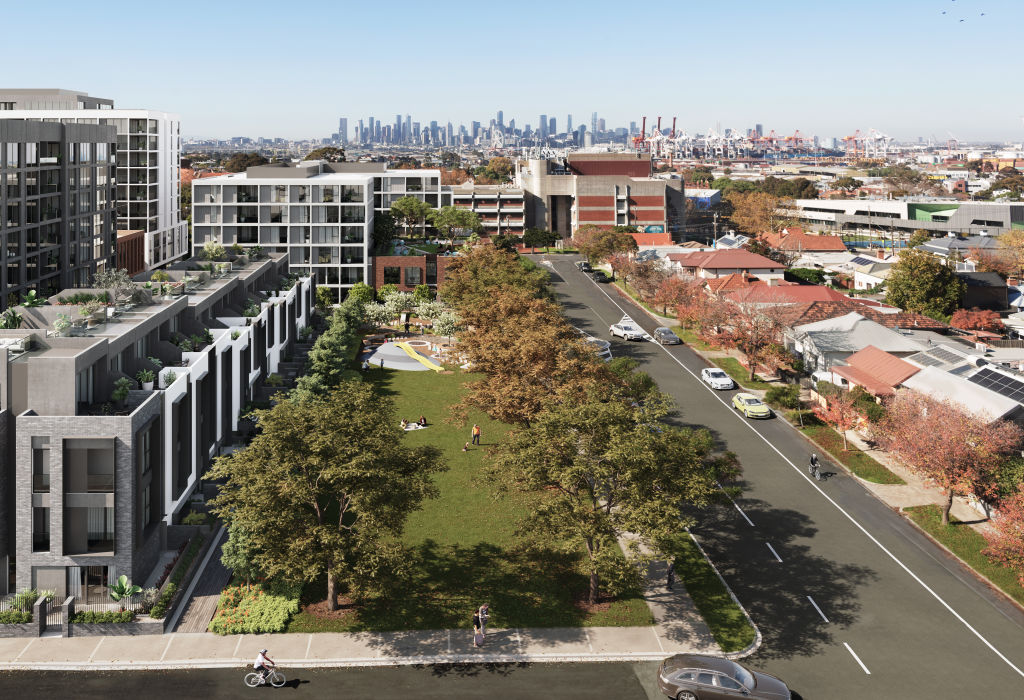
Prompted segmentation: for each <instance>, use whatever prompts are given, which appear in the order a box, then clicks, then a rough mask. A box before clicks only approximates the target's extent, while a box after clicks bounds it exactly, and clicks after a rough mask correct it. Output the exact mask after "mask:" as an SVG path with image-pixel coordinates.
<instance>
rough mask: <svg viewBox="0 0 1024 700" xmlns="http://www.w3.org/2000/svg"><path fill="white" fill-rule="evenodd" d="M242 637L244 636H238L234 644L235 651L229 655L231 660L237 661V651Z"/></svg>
mask: <svg viewBox="0 0 1024 700" xmlns="http://www.w3.org/2000/svg"><path fill="white" fill-rule="evenodd" d="M244 636H245V635H244V634H240V635H238V641H237V642H235V651H234V652H233V653H232V654H231V658H233V659H237V658H238V649H239V647H241V646H242V638H243V637H244Z"/></svg>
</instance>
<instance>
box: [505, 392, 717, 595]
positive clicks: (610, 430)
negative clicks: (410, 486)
mask: <svg viewBox="0 0 1024 700" xmlns="http://www.w3.org/2000/svg"><path fill="white" fill-rule="evenodd" d="M667 412H668V401H667V400H666V399H664V398H663V397H655V396H648V397H647V399H645V400H644V401H643V402H642V403H640V404H638V405H631V404H630V403H629V402H628V401H625V400H620V399H619V398H614V397H612V398H610V400H609V397H607V396H599V395H596V394H591V395H590V396H587V395H583V396H581V397H579V398H578V399H577V400H575V401H571V402H565V403H561V404H558V405H555V406H553V407H551V408H549V409H548V410H545V411H544V412H542V413H541V414H539V415H538V416H537V418H536V420H535V421H534V422H533V424H532V425H531V426H530V427H529V428H528V429H523V430H515V431H513V432H512V433H511V434H510V436H509V438H508V440H506V441H505V442H504V443H503V444H502V445H501V446H500V447H499V448H498V452H497V454H496V458H495V460H494V464H493V468H492V470H491V477H492V478H493V479H494V480H495V481H496V482H497V483H498V484H500V485H501V486H502V487H505V488H509V489H521V490H527V491H542V492H543V493H544V494H545V496H544V498H543V500H542V502H541V504H540V505H539V506H538V507H537V508H536V509H535V510H534V512H533V513H532V514H531V515H530V516H529V517H528V518H527V519H526V521H525V522H524V527H525V529H526V530H527V531H528V532H531V533H533V534H534V535H535V536H537V537H540V538H544V540H545V541H546V542H549V543H551V544H552V545H553V546H558V545H559V544H562V546H570V547H572V548H573V549H575V548H577V547H582V548H583V550H584V551H585V553H586V559H585V566H586V572H587V574H588V575H589V578H590V587H589V601H590V603H591V604H593V603H595V602H597V600H598V596H599V595H600V594H601V592H602V590H609V592H611V593H613V594H614V593H617V592H619V591H618V590H616V589H618V586H616V585H614V584H615V583H618V582H624V583H635V582H636V580H637V576H636V570H635V567H634V568H633V569H632V570H630V569H628V567H629V566H631V564H630V563H629V562H626V561H624V560H623V558H622V556H621V553H620V550H619V545H618V542H617V540H618V537H619V536H620V535H622V534H623V533H626V532H629V533H633V534H634V535H636V536H637V537H638V538H639V541H640V542H641V543H642V544H644V545H647V546H648V547H650V548H651V549H652V554H653V555H655V556H657V555H658V554H661V553H660V552H659V551H658V544H659V543H660V542H664V541H666V540H668V539H670V538H671V537H672V535H673V534H675V533H678V531H679V530H680V529H681V526H682V525H684V524H685V520H684V522H682V523H681V522H680V507H681V506H682V505H683V504H684V503H689V504H693V505H697V506H702V505H704V504H706V503H708V502H709V501H710V499H711V498H712V496H713V494H714V492H715V490H716V487H715V479H716V476H717V469H716V461H715V460H714V459H712V458H711V451H712V447H713V439H712V438H711V436H710V435H709V434H708V433H707V432H706V431H703V430H689V429H682V428H676V427H672V426H668V425H665V424H662V423H660V422H659V421H660V419H661V418H663V417H664V416H665V415H666V414H667ZM610 584H612V585H610Z"/></svg>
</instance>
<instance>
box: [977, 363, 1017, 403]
mask: <svg viewBox="0 0 1024 700" xmlns="http://www.w3.org/2000/svg"><path fill="white" fill-rule="evenodd" d="M967 381H969V382H974V383H975V384H977V385H978V386H980V387H983V388H985V389H988V390H989V391H994V392H996V393H997V394H999V395H1000V396H1005V397H1007V398H1008V399H1012V400H1014V401H1021V400H1024V381H1021V380H1019V379H1016V378H1014V377H1011V376H1008V375H1005V374H1002V373H1001V372H996V371H994V370H991V369H981V370H978V372H977V373H976V374H974V375H972V376H970V377H968V378H967Z"/></svg>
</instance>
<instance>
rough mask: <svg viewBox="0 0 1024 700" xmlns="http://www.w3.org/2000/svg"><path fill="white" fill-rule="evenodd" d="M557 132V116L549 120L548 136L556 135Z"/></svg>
mask: <svg viewBox="0 0 1024 700" xmlns="http://www.w3.org/2000/svg"><path fill="white" fill-rule="evenodd" d="M557 133H558V127H557V126H556V125H555V118H554V117H551V119H550V120H548V136H554V135H555V134H557Z"/></svg>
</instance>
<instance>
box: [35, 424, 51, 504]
mask: <svg viewBox="0 0 1024 700" xmlns="http://www.w3.org/2000/svg"><path fill="white" fill-rule="evenodd" d="M32 492H33V493H49V492H50V438H48V437H34V438H32Z"/></svg>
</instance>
